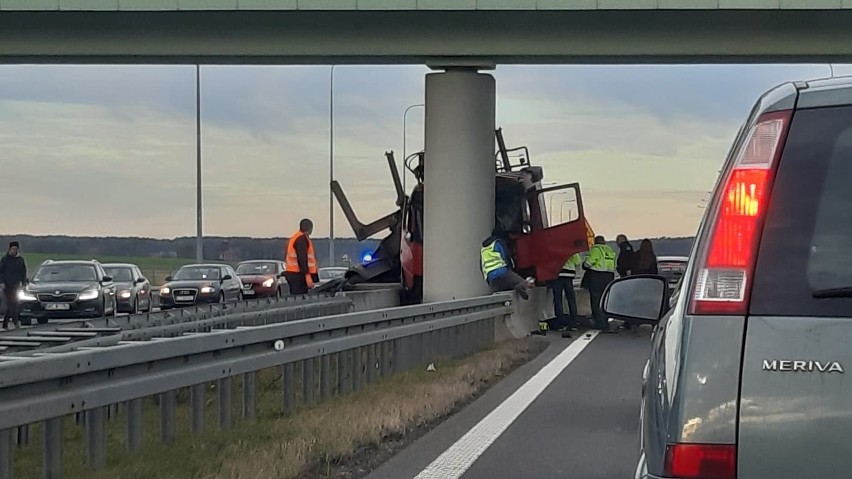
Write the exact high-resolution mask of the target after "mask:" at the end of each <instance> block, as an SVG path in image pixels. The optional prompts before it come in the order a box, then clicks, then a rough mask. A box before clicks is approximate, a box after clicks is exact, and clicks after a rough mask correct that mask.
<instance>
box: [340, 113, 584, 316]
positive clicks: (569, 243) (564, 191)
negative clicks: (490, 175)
mask: <svg viewBox="0 0 852 479" xmlns="http://www.w3.org/2000/svg"><path fill="white" fill-rule="evenodd" d="M495 136H496V141H497V146H498V150H497V153H496V154H495V170H496V171H495V175H496V178H495V179H496V191H495V193H496V195H495V203H496V204H495V224H496V225H498V226H499V227H500V228H502V229H503V230H504V231H507V232H508V233H509V237H510V239H511V240H510V245H509V248H510V250H511V252H512V257H513V259H514V263H515V264H514V267H515V270H516V271H517V272H518V273H519V274H521V275H524V276H532V277H534V278H536V281H537V282H538V283H539V284H541V283H543V282H546V281H548V280H552V279H554V278H556V276H557V275H558V273H559V270H560V269H561V267H562V265H563V264H564V263H565V261H566V260H567V259H568V258H569V257H570V256H571V255H573V254H574V253H579V252H583V251H588V249H589V245H590V240H591V236H592V232H591V228H590V227H589V225H588V222H587V221H586V219H585V215H584V211H583V200H582V196H581V194H580V185H579V183H570V184H563V185H554V186H547V187H544V186H542V180H543V179H544V172H543V170H542V168H541V167H540V166H531V165H530V163H529V150H528V149H527V147H526V146H521V147H518V148H513V149H507V148H506V145H505V142H504V139H503V133H502V129H498V130H496V131H495ZM424 156H425V155H424V152H423V151H420V152H417V153H414V154H412V155H410V156H409V157H408V158H405V159H404V162H403V163H404V164H403V167H404V168H405V169H407V170H408V171H410V172H411V173H412V174H413V175H414V177H415V178H416V180H417V184H416V185H415V186H414V188H413V189H412V191H411V194H410V195H406V193H405V191H404V189H403V186H402V182H401V181H400V175H399V171H398V169H397V165H396V160H395V158H394V155H393V152H392V151H391V152H387V153H385V157H386V158H387V162H388V167H389V168H390V172H391V177H392V179H393V184H394V187H395V190H396V207H397V209H396V211H394V212H392V213H390V214H388V215H387V216H384V217H382V218H379V219H377V220H375V221H373V222H372V223H369V224H364V223H362V222H360V221H359V220H358V217H357V215H356V214H355V211H354V210H353V209H352V205H351V204H350V203H349V200H348V199H347V197H346V194H345V193H344V192H343V188H342V187H341V186H340V183H338V182H337V181H332V182H331V189H332V192H333V193H334V196H335V198H336V199H337V202H338V203H339V204H340V207H341V208H342V209H343V213H344V215H345V216H346V219H347V221H348V222H349V224H350V225H351V227H352V231H353V232H354V233H355V237H356V238H357V239H358V241H364V240H366V239H367V238H369V237H371V236H373V235H375V234H377V233H380V232H381V231H388V232H389V234H388V235H387V236H386V237H385V238H384V239H382V240H381V242H380V243H379V246H378V247H377V248H376V250H375V251H374V252H373V254H372V255H371V259H370V260H369V261H366V262H364V263H363V264H356V265H353V266H352V267H350V269H349V270H348V271H347V272H346V275H345V276H344V278H342V279H340V280H338V281H336V282H335V284H334V285H331V284H330V285H328V287H329V289H337V290H340V289H345V288H346V287H347V286H349V285H354V284H358V283H367V282H368V283H398V282H402V286H403V296H402V298H401V302H402V304H417V303H420V302H421V301H422V298H423V195H424V194H425V191H424V178H423V171H424ZM513 159H514V160H517V161H516V162H515V163H513V162H512V160H513ZM415 162H416V164H415ZM560 196H561V197H562V198H563V202H562V203H561V204H560V205H559V210H560V214H559V217H558V219H556V220H554V219H553V213H554V212H555V209H554V207H553V200H554V199H555V198H556V197H560ZM566 197H567V198H568V200H567V201H565V200H564V198H566ZM548 200H549V203H550V205H549V207H550V213H551V214H550V215H548V204H547V203H548ZM565 205H569V206H570V208H569V215H568V218H567V220H566V218H565V215H564V206H565ZM483 239H484V238H483Z"/></svg>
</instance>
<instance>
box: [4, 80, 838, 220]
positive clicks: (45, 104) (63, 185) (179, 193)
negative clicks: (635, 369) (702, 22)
mask: <svg viewBox="0 0 852 479" xmlns="http://www.w3.org/2000/svg"><path fill="white" fill-rule="evenodd" d="M848 69H849V67H847V66H840V67H838V68H837V71H838V72H842V71H844V70H848ZM329 73H330V69H329V67H327V66H325V67H323V66H305V67H260V66H239V67H237V66H233V67H227V66H215V67H213V66H211V67H203V68H202V138H203V145H202V151H203V165H204V176H203V183H204V205H205V208H204V210H205V215H204V222H205V231H206V232H207V233H209V234H223V235H256V236H272V235H286V234H289V233H290V230H292V229H293V228H294V227H295V225H296V224H297V222H298V220H299V218H301V217H305V216H307V217H312V218H314V220H315V223H316V225H317V227H316V231H317V234H319V235H325V234H327V232H328V224H327V223H328V221H327V218H328V207H329V195H328V181H329V163H328V159H329V133H330V132H329V113H330V112H329V107H330V105H329V86H330V84H329V80H330V78H329ZM426 73H428V70H427V69H426V68H425V67H422V66H395V67H370V66H343V67H336V68H335V83H334V93H335V104H334V124H335V125H334V126H335V131H334V149H335V178H337V179H338V180H339V181H340V182H341V183H342V184H343V187H344V189H345V190H346V192H347V194H348V195H349V196H350V199H351V201H352V203H353V206H354V207H355V209H356V211H357V212H358V214H359V216H360V217H361V220H362V221H364V222H368V221H371V220H373V219H375V218H377V217H379V216H382V215H384V214H386V213H388V212H389V211H391V210H392V209H393V201H394V198H395V193H394V191H393V186H392V183H391V179H390V176H389V173H388V171H387V165H386V162H385V159H384V152H385V151H388V150H394V151H395V153H396V158H397V160H398V162H401V160H402V152H401V149H402V143H403V111H404V110H405V109H406V108H407V107H408V106H410V105H413V104H417V103H422V101H423V96H424V95H423V94H424V92H423V88H424V80H423V75H424V74H426ZM826 73H827V68H826V67H825V66H822V65H799V66H783V65H782V66H754V65H752V66H749V65H737V66H634V67H629V66H566V67H552V66H547V67H514V66H508V67H500V68H498V69H497V71H496V72H495V73H494V74H495V76H496V77H497V80H498V108H497V113H498V125H499V126H502V127H503V128H504V134H505V137H506V140H507V143H508V144H509V146H510V147H511V146H518V145H527V146H528V147H529V148H530V152H531V156H532V161H533V162H534V163H535V164H539V165H542V166H543V167H544V168H545V176H546V180H547V181H552V182H558V183H564V182H573V181H579V182H580V184H581V186H582V188H583V191H584V197H585V200H586V201H585V204H586V206H587V213H588V214H589V217H590V220H591V222H592V224H593V226H594V227H595V229H596V230H597V231H598V232H601V233H604V234H606V235H608V236H612V235H614V234H616V233H620V232H626V233H627V234H629V235H631V236H635V237H638V236H657V235H688V234H691V233H692V232H694V230H695V227H696V226H697V224H698V221H699V219H700V216H701V214H702V212H703V210H701V209H699V208H698V205H699V203H700V200H701V199H703V198H705V197H706V196H707V191H708V190H709V189H710V188H712V186H713V183H714V181H715V179H716V175H717V171H718V170H719V167H720V166H721V163H722V161H723V160H724V157H725V154H726V153H727V150H728V148H729V147H730V143H731V141H732V139H733V136H734V135H735V134H736V131H737V129H738V127H739V125H740V123H741V122H742V121H743V120H744V118H745V115H746V114H747V113H748V110H749V109H750V108H751V105H752V104H753V102H754V101H755V99H756V98H757V96H758V95H759V94H760V93H762V92H763V91H765V90H766V89H767V88H769V87H771V86H773V85H775V84H777V83H780V82H781V81H784V80H790V79H801V78H810V77H815V76H824V75H825V74H826ZM422 118H423V109H422V108H418V109H413V110H412V111H411V112H410V113H409V115H408V117H407V127H406V132H407V134H406V140H407V145H406V146H407V151H408V152H409V153H412V152H415V151H417V150H419V149H421V148H422V147H423V138H422V134H423V122H422ZM195 135H196V130H195V70H194V68H193V67H187V66H67V65H62V66H0V151H3V154H2V155H0V168H2V171H3V172H4V173H3V193H4V197H5V198H9V199H10V200H11V201H12V203H13V204H14V207H11V208H7V209H6V211H4V215H3V219H4V222H3V226H2V230H3V231H5V232H8V233H15V232H31V233H36V234H47V233H66V234H94V235H139V236H155V237H171V236H177V235H191V234H193V233H194V230H195V158H196V154H195ZM412 181H413V180H412V178H411V177H410V176H409V177H408V183H409V185H410V184H411V182H412ZM335 210H336V218H337V221H336V230H337V231H336V233H337V235H338V236H341V235H342V236H348V235H350V234H351V231H350V229H349V227H348V225H347V224H346V223H345V220H343V216H342V213H341V211H340V209H339V208H337V207H336V206H335ZM660 218H665V221H660Z"/></svg>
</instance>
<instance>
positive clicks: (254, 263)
mask: <svg viewBox="0 0 852 479" xmlns="http://www.w3.org/2000/svg"><path fill="white" fill-rule="evenodd" d="M284 269H285V265H284V262H283V261H276V260H249V261H243V262H241V263H240V264H238V265H237V275H238V276H239V277H240V280H241V281H242V282H243V296H244V297H253V298H263V297H269V296H275V297H278V298H280V297H281V296H284V295H287V294H289V293H290V287H289V285H288V284H287V281H286V280H285V279H284Z"/></svg>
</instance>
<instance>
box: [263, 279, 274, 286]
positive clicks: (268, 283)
mask: <svg viewBox="0 0 852 479" xmlns="http://www.w3.org/2000/svg"><path fill="white" fill-rule="evenodd" d="M274 282H275V280H274V279H272V278H269V279H267V280H266V281H264V282H263V287H264V288H271V287H272V283H274Z"/></svg>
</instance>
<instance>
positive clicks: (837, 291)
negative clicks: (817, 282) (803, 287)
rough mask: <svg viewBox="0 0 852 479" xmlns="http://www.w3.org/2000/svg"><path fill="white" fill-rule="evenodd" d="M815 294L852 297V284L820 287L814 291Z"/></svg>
mask: <svg viewBox="0 0 852 479" xmlns="http://www.w3.org/2000/svg"><path fill="white" fill-rule="evenodd" d="M813 296H814V298H852V286H845V287H842V288H828V289H818V290H816V291H814V292H813Z"/></svg>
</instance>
